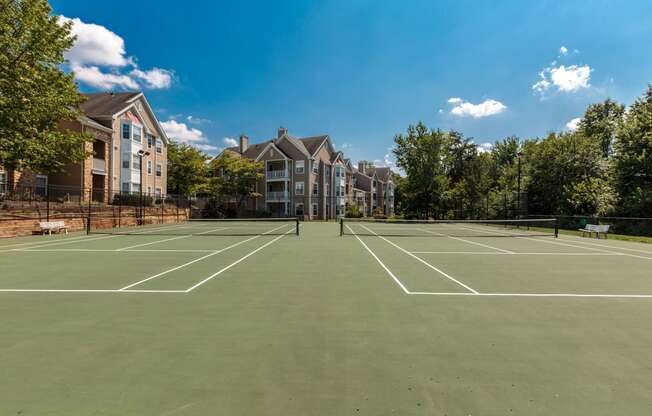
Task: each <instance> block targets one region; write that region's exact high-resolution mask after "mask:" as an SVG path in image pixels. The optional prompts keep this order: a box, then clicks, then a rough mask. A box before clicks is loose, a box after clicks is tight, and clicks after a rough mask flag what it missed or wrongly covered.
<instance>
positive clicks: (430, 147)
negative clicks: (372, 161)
mask: <svg viewBox="0 0 652 416" xmlns="http://www.w3.org/2000/svg"><path fill="white" fill-rule="evenodd" d="M448 142H449V137H448V134H447V133H445V132H443V131H441V130H428V128H427V127H426V126H425V125H424V124H423V123H418V124H417V125H411V126H409V127H408V129H407V133H406V134H405V135H402V134H399V135H396V136H395V137H394V143H395V144H396V146H395V148H394V150H393V153H394V155H395V156H396V164H397V165H398V166H399V167H400V168H402V169H403V170H404V171H405V173H406V175H407V178H406V183H405V187H404V189H403V195H404V198H403V199H404V201H405V209H406V210H407V211H408V212H409V213H412V214H416V215H419V216H426V217H428V216H429V215H430V214H432V213H433V212H434V211H435V209H436V207H437V206H439V203H440V202H441V200H442V196H443V193H444V191H445V190H446V189H447V188H448V184H447V182H448V177H447V176H446V166H445V163H444V160H445V158H446V156H447V154H446V152H447V150H448Z"/></svg>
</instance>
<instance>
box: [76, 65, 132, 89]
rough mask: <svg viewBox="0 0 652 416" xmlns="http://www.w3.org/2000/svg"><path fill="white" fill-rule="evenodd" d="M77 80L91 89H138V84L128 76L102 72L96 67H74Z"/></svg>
mask: <svg viewBox="0 0 652 416" xmlns="http://www.w3.org/2000/svg"><path fill="white" fill-rule="evenodd" d="M72 71H73V72H74V73H75V78H76V79H77V80H78V81H80V82H83V83H84V84H86V85H89V86H91V87H95V88H99V89H103V90H112V89H114V88H115V89H138V83H137V82H136V81H134V80H133V79H132V78H130V77H129V76H127V75H123V74H119V73H118V74H114V73H110V72H102V71H101V70H100V68H98V67H96V66H77V65H73V66H72Z"/></svg>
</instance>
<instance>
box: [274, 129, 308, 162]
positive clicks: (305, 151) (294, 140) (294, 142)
mask: <svg viewBox="0 0 652 416" xmlns="http://www.w3.org/2000/svg"><path fill="white" fill-rule="evenodd" d="M283 139H285V140H287V141H288V142H290V143H291V144H292V145H293V146H294V147H296V148H297V149H298V150H299V151H300V152H301V153H303V154H304V155H306V156H307V157H310V156H311V155H312V154H311V153H310V152H308V149H306V146H305V145H304V144H303V142H302V141H301V140H299V139H297V138H296V137H292V136H290V135H289V134H287V133H286V134H283V135H282V136H281V137H279V138H278V139H276V143H277V144H278V143H279V142H280V141H281V140H283Z"/></svg>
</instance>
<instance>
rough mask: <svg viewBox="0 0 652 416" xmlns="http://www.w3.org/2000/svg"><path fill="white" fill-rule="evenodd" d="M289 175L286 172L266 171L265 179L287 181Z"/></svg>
mask: <svg viewBox="0 0 652 416" xmlns="http://www.w3.org/2000/svg"><path fill="white" fill-rule="evenodd" d="M289 178H290V174H289V173H288V171H286V170H268V171H267V179H289Z"/></svg>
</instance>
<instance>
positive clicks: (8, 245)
mask: <svg viewBox="0 0 652 416" xmlns="http://www.w3.org/2000/svg"><path fill="white" fill-rule="evenodd" d="M48 237H50V236H48ZM9 238H10V237H9ZM85 238H89V236H88V234H84V235H80V236H76V237H59V238H56V239H55V240H51V241H30V242H29V243H15V244H7V245H2V246H0V252H2V251H11V250H5V249H6V248H7V247H18V246H33V245H38V244H41V245H43V244H51V243H58V242H61V241H71V240H83V239H85Z"/></svg>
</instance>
